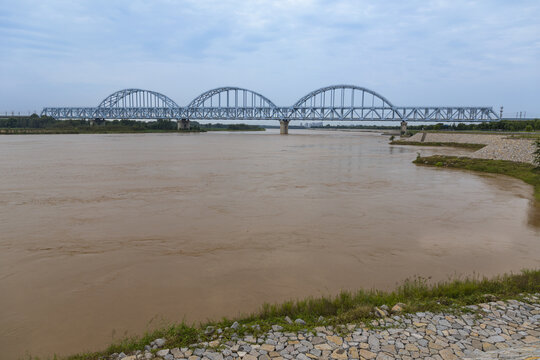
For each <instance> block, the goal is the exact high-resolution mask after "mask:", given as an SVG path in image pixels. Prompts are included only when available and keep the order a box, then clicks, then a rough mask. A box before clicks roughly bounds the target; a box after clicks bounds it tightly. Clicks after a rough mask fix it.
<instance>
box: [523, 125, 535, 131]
mask: <svg viewBox="0 0 540 360" xmlns="http://www.w3.org/2000/svg"><path fill="white" fill-rule="evenodd" d="M533 130H534V129H533V127H532V126H531V125H527V126H525V131H533Z"/></svg>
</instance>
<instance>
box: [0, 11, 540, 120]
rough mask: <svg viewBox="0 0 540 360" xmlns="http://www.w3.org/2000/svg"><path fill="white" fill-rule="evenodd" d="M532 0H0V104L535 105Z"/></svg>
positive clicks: (539, 60)
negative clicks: (150, 95)
mask: <svg viewBox="0 0 540 360" xmlns="http://www.w3.org/2000/svg"><path fill="white" fill-rule="evenodd" d="M539 19H540V1H538V0H531V1H518V0H514V1H506V0H501V1H461V0H451V1H423V0H419V1H409V0H408V1H402V0H396V1H361V0H335V1H315V0H289V1H278V0H275V1H269V0H268V1H265V0H238V1H236V0H232V1H227V0H216V1H214V0H208V1H206V0H192V1H174V0H146V1H141V0H125V1H114V0H92V1H76V0H65V1H59V0H36V1H30V0H0V49H1V50H0V80H1V86H0V112H2V113H3V112H5V111H24V112H26V111H34V110H38V111H40V110H41V108H42V107H44V106H96V105H97V104H99V102H100V101H101V100H102V99H103V98H105V97H107V95H109V94H110V93H112V92H114V91H116V90H120V89H123V88H133V87H135V88H142V89H149V90H155V91H158V92H161V93H163V94H165V95H167V96H169V97H171V98H172V99H173V100H175V101H176V102H177V103H178V104H180V105H181V106H182V105H185V104H187V103H188V102H189V101H191V99H193V98H194V97H196V96H197V95H198V94H199V93H201V92H203V91H205V90H208V89H211V88H215V87H219V86H227V85H231V86H240V87H245V88H249V89H251V90H255V91H257V92H260V93H262V94H263V95H265V96H267V97H268V98H270V99H271V100H272V101H273V102H274V103H276V104H278V105H282V106H287V105H291V104H293V103H294V102H295V101H296V100H297V99H298V98H300V97H302V96H303V95H304V94H306V93H308V92H309V91H311V90H315V89H317V88H320V87H323V86H327V85H332V84H353V85H359V86H364V87H367V88H370V89H373V90H375V91H377V92H379V93H381V94H382V95H384V96H385V97H387V98H388V99H389V100H390V101H391V102H392V103H394V104H395V105H464V106H465V105H488V106H493V107H494V108H495V110H496V112H497V113H498V108H499V107H500V106H501V105H504V108H505V115H506V116H514V115H515V113H516V111H527V116H539V117H540V20H539Z"/></svg>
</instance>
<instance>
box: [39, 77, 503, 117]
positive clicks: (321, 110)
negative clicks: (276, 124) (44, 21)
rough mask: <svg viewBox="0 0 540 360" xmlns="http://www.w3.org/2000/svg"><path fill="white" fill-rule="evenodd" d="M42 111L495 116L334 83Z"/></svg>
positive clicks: (112, 99)
mask: <svg viewBox="0 0 540 360" xmlns="http://www.w3.org/2000/svg"><path fill="white" fill-rule="evenodd" d="M41 115H46V116H51V117H54V118H56V119H132V120H149V119H190V120H313V121H395V120H404V121H422V122H475V121H494V120H499V117H498V115H497V114H496V113H495V112H494V111H493V108H492V107H488V106H474V107H462V106H395V105H393V104H392V103H391V102H390V101H389V100H388V99H387V98H385V97H384V96H382V95H380V94H378V93H376V92H375V91H372V90H370V89H367V88H363V87H359V86H353V85H334V86H328V87H324V88H320V89H318V90H315V91H312V92H310V93H308V94H306V95H305V96H303V97H302V98H300V99H299V100H298V101H297V102H296V103H295V104H294V105H292V106H288V107H279V106H276V105H275V104H274V103H273V102H272V101H271V100H269V99H268V98H266V97H265V96H263V95H261V94H259V93H257V92H254V91H252V90H248V89H243V88H238V87H221V88H217V89H212V90H209V91H206V92H204V93H202V94H201V95H199V96H197V97H196V98H195V99H193V101H191V102H190V103H189V104H188V105H187V106H185V107H181V106H178V104H176V103H175V102H174V101H173V100H171V99H170V98H168V97H167V96H165V95H163V94H160V93H158V92H155V91H149V90H141V89H125V90H120V91H117V92H115V93H113V94H111V95H109V96H108V97H107V98H105V99H104V100H103V101H102V102H101V103H100V104H99V105H98V106H97V107H46V108H44V109H43V111H42V112H41Z"/></svg>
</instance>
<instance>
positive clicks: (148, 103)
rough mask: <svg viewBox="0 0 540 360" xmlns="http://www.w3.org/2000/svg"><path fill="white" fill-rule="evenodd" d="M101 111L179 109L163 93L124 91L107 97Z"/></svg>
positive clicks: (100, 105) (140, 90) (135, 90)
mask: <svg viewBox="0 0 540 360" xmlns="http://www.w3.org/2000/svg"><path fill="white" fill-rule="evenodd" d="M98 108H99V109H104V108H105V109H111V108H169V109H175V108H179V106H178V104H177V103H175V102H174V101H173V100H172V99H171V98H169V97H168V96H165V95H163V94H161V93H158V92H155V91H150V90H143V89H124V90H119V91H117V92H115V93H112V94H111V95H109V96H107V97H106V98H105V99H104V100H103V101H102V102H101V103H100V104H99V105H98Z"/></svg>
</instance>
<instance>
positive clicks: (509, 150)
mask: <svg viewBox="0 0 540 360" xmlns="http://www.w3.org/2000/svg"><path fill="white" fill-rule="evenodd" d="M422 136H423V133H420V132H419V133H416V134H414V135H413V136H411V137H410V138H403V139H401V140H404V141H419V142H421V141H422ZM424 142H442V143H444V142H455V143H469V144H486V146H485V147H483V148H482V149H480V150H478V151H476V152H474V153H472V154H470V155H469V157H473V158H480V159H493V160H509V161H517V162H525V163H530V164H532V163H533V160H534V156H533V152H534V150H535V145H534V141H533V140H530V139H513V138H509V137H508V136H506V135H487V134H485V135H481V134H453V133H450V134H445V133H426V137H425V138H424Z"/></svg>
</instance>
